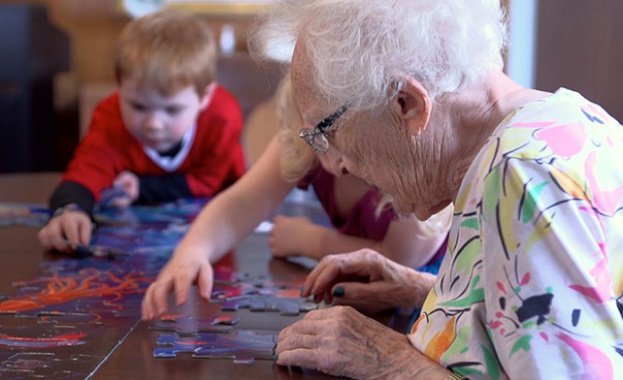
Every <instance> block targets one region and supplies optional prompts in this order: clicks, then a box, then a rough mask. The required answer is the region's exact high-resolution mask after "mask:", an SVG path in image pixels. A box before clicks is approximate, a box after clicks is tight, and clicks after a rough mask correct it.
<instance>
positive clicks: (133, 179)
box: [110, 171, 140, 208]
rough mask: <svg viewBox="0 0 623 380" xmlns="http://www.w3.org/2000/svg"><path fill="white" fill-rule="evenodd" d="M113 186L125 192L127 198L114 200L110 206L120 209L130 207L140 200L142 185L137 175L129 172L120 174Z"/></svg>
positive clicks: (122, 197) (121, 197)
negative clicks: (139, 194)
mask: <svg viewBox="0 0 623 380" xmlns="http://www.w3.org/2000/svg"><path fill="white" fill-rule="evenodd" d="M113 186H115V187H117V188H120V189H122V190H123V191H124V192H125V196H120V197H116V198H114V199H112V200H111V201H110V206H113V207H118V208H123V207H128V206H130V205H131V204H132V203H134V201H136V200H137V199H138V193H139V190H140V184H139V181H138V176H137V175H136V174H134V173H132V172H129V171H124V172H121V173H119V175H118V176H117V178H115V180H114V181H113Z"/></svg>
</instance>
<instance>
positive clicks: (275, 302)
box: [221, 294, 318, 315]
mask: <svg viewBox="0 0 623 380" xmlns="http://www.w3.org/2000/svg"><path fill="white" fill-rule="evenodd" d="M239 308H247V309H249V310H251V311H276V312H279V313H280V314H281V315H299V314H300V313H301V312H307V311H310V310H314V309H317V308H318V305H316V304H315V303H314V302H312V301H311V300H309V299H303V298H280V297H277V296H274V295H262V294H252V295H243V296H239V297H233V298H228V299H227V300H225V302H223V304H222V305H221V310H224V311H235V310H238V309H239Z"/></svg>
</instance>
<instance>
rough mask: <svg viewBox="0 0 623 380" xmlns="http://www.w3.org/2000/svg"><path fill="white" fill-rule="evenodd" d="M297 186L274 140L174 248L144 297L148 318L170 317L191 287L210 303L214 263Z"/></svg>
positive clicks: (194, 223) (144, 308) (144, 311)
mask: <svg viewBox="0 0 623 380" xmlns="http://www.w3.org/2000/svg"><path fill="white" fill-rule="evenodd" d="M291 190H292V185H291V184H289V183H287V182H285V181H284V180H283V179H282V178H281V171H280V167H279V146H278V141H277V138H273V140H272V141H271V143H270V144H269V146H268V147H267V148H266V151H265V152H264V154H263V155H262V157H261V158H260V160H259V161H258V162H257V163H256V164H255V165H254V166H253V167H252V168H251V170H249V172H248V173H247V174H245V175H244V176H243V177H242V178H241V179H239V180H238V182H236V183H235V184H234V185H232V186H231V187H230V188H228V189H227V190H225V191H224V192H222V193H221V194H219V195H218V196H216V197H215V198H214V199H213V200H212V201H211V202H209V203H208V204H207V205H206V206H205V207H204V209H203V210H202V211H201V213H200V214H199V215H198V216H197V218H196V219H195V221H194V222H193V224H192V226H191V228H190V230H189V231H188V233H187V234H186V236H184V238H183V239H182V240H181V242H180V243H179V244H178V246H177V247H176V248H175V252H174V253H173V256H172V257H171V259H170V260H169V262H168V263H167V264H166V265H165V266H164V268H163V269H162V270H161V271H160V274H159V275H158V278H157V279H156V281H154V282H153V283H152V284H151V285H150V286H149V288H148V289H147V291H146V293H145V297H144V298H143V305H142V316H143V319H146V320H150V319H154V318H156V317H157V316H158V315H160V314H162V313H164V312H166V310H167V303H168V302H167V301H168V298H169V294H170V293H171V292H175V299H176V301H177V304H182V303H184V302H186V299H187V296H188V291H189V289H190V287H191V285H192V284H195V283H196V284H197V287H198V291H199V294H200V296H201V297H202V298H203V299H206V300H208V299H209V298H210V295H211V293H212V282H213V276H214V273H213V269H212V264H213V263H214V262H216V261H217V260H218V259H219V258H221V257H222V256H223V254H225V253H226V252H227V251H229V250H230V249H232V248H233V247H234V246H235V245H236V244H237V243H238V242H239V241H240V240H241V239H242V238H244V237H245V236H247V235H248V234H249V233H250V232H251V231H253V229H254V228H255V226H257V225H258V224H259V223H260V222H261V221H262V220H263V219H264V218H266V217H267V216H268V215H269V214H270V213H271V212H272V211H273V210H274V209H275V207H277V205H278V204H279V203H280V202H281V201H283V199H284V198H285V196H286V195H287V194H288V192H290V191H291Z"/></svg>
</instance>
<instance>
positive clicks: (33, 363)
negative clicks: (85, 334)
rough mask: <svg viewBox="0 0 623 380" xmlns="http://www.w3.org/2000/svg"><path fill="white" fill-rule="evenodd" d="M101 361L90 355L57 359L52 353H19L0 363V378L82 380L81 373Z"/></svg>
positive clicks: (83, 376) (84, 376)
mask: <svg viewBox="0 0 623 380" xmlns="http://www.w3.org/2000/svg"><path fill="white" fill-rule="evenodd" d="M100 360H101V358H100V357H98V356H92V355H71V356H69V357H59V356H57V355H56V354H54V353H47V352H46V353H44V352H20V353H17V354H15V355H13V356H11V357H9V358H7V359H5V360H3V361H2V362H0V378H9V379H24V378H27V379H57V380H66V379H84V378H86V377H87V375H88V374H86V373H83V372H81V370H82V369H84V368H91V367H93V366H95V365H97V363H98V362H99V361H100Z"/></svg>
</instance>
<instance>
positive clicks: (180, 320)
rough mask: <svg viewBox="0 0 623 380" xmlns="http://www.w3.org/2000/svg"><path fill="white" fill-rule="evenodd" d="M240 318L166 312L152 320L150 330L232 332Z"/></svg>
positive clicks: (181, 333) (190, 332)
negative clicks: (199, 317)
mask: <svg viewBox="0 0 623 380" xmlns="http://www.w3.org/2000/svg"><path fill="white" fill-rule="evenodd" d="M239 320H240V319H239V318H234V317H231V316H225V315H221V316H216V317H212V318H202V319H194V318H192V317H191V316H189V315H177V314H176V315H173V314H165V315H163V316H162V317H161V318H160V320H158V321H155V322H152V324H151V325H150V326H149V329H150V330H157V331H172V332H175V333H177V334H178V335H194V334H196V333H200V332H202V333H224V334H227V333H230V332H231V331H232V330H233V327H231V326H233V325H235V324H236V323H238V321H239Z"/></svg>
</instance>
